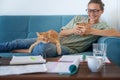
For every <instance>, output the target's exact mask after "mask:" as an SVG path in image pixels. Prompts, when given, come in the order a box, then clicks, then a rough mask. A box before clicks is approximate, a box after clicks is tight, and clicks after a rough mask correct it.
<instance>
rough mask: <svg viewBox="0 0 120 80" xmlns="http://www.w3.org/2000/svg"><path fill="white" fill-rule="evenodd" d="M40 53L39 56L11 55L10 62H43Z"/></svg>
mask: <svg viewBox="0 0 120 80" xmlns="http://www.w3.org/2000/svg"><path fill="white" fill-rule="evenodd" d="M45 62H46V60H45V59H43V57H42V56H41V55H39V56H13V57H12V59H11V61H10V64H30V63H45Z"/></svg>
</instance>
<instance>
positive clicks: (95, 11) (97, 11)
mask: <svg viewBox="0 0 120 80" xmlns="http://www.w3.org/2000/svg"><path fill="white" fill-rule="evenodd" d="M86 11H87V13H91V12H93V13H95V14H97V13H99V11H101V9H86Z"/></svg>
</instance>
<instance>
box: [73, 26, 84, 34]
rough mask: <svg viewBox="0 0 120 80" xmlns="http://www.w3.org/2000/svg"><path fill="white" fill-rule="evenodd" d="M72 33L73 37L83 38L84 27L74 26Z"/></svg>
mask: <svg viewBox="0 0 120 80" xmlns="http://www.w3.org/2000/svg"><path fill="white" fill-rule="evenodd" d="M73 33H74V34H75V35H80V36H83V35H84V34H85V26H83V25H76V26H75V27H74V28H73Z"/></svg>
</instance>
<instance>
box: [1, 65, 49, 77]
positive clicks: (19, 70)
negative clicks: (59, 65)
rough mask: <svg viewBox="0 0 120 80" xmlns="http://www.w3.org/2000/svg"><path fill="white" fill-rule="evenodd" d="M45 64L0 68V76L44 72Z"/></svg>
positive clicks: (45, 69)
mask: <svg viewBox="0 0 120 80" xmlns="http://www.w3.org/2000/svg"><path fill="white" fill-rule="evenodd" d="M46 71H47V68H46V64H34V65H33V64H32V65H17V66H0V76H5V75H18V74H25V73H36V72H46Z"/></svg>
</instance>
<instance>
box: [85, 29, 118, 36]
mask: <svg viewBox="0 0 120 80" xmlns="http://www.w3.org/2000/svg"><path fill="white" fill-rule="evenodd" d="M89 30H90V31H88V33H87V34H93V35H98V36H114V37H120V32H118V31H116V30H115V29H109V30H98V29H95V28H91V29H89Z"/></svg>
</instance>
